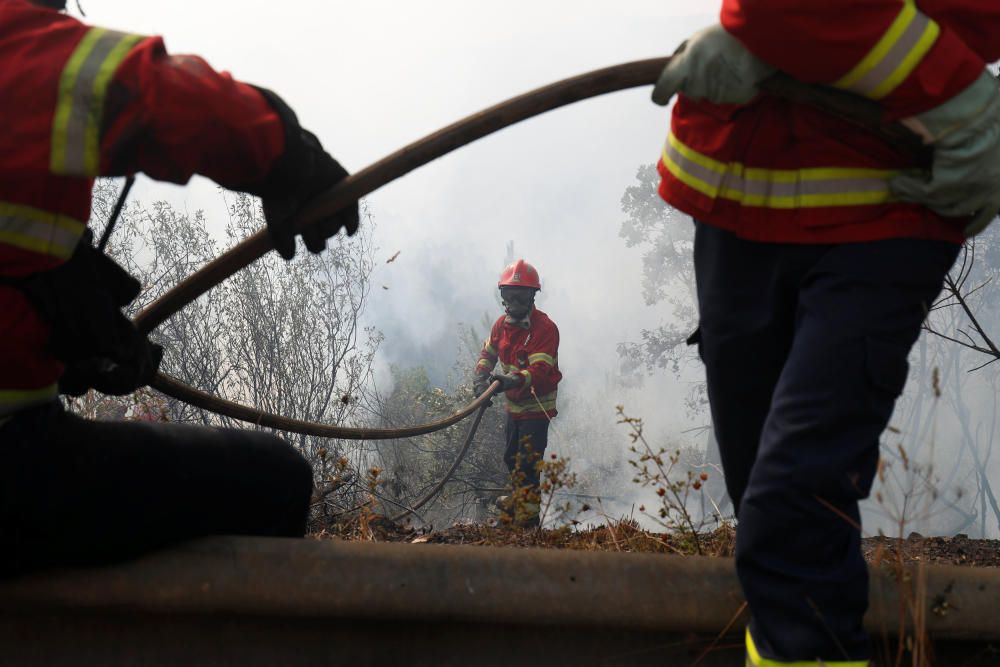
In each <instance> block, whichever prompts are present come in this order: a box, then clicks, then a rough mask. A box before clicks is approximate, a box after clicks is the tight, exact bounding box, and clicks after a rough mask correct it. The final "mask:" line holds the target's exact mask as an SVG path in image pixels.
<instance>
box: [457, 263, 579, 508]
mask: <svg viewBox="0 0 1000 667" xmlns="http://www.w3.org/2000/svg"><path fill="white" fill-rule="evenodd" d="M497 287H499V288H500V298H501V299H502V300H503V306H504V310H505V311H506V312H505V314H504V315H501V316H500V317H499V318H498V319H497V321H496V322H494V323H493V328H492V329H491V330H490V337H489V339H487V340H486V342H485V343H484V344H483V349H482V352H480V353H479V363H478V364H476V370H475V383H474V390H475V392H476V395H477V396H479V395H481V394H482V393H483V392H484V391H486V389H487V387H488V386H489V384H490V383H491V382H493V381H499V382H500V391H503V392H504V393H505V395H506V397H507V428H506V441H507V446H506V449H505V451H504V457H503V459H504V462H505V463H506V464H507V469H508V470H510V472H511V475H512V479H513V481H514V485H515V494H514V496H513V497H514V499H515V500H514V501H513V503H514V505H515V507H507V508H505V509H506V510H507V511H508V512H509V513H511V514H513V518H514V519H515V520H517V521H518V522H519V523H523V524H526V525H538V512H539V505H538V495H539V492H538V484H539V473H538V469H537V464H538V463H539V462H540V461H541V459H542V456H543V455H544V454H545V447H546V446H547V445H548V437H549V422H550V421H552V418H553V417H555V416H556V391H557V387H558V385H559V381H560V380H561V379H562V373H560V372H559V329H558V328H557V327H556V325H555V322H553V321H552V320H550V319H549V316H548V315H546V314H545V313H543V312H542V311H540V310H538V309H537V308H535V294H536V293H537V292H538V291H539V290H540V289H541V288H542V285H541V282H540V281H539V279H538V271H536V270H535V267H533V266H532V265H531V264H528V263H527V262H525V261H524V260H523V259H519V260H517V261H516V262H514V263H513V264H511V265H510V266H508V267H507V268H505V269H504V270H503V272H502V273H501V274H500V281H499V283H498V285H497ZM497 362H499V363H500V371H499V372H494V368H495V367H496V365H497ZM518 508H520V511H518ZM521 514H523V515H524V516H519V515H521Z"/></svg>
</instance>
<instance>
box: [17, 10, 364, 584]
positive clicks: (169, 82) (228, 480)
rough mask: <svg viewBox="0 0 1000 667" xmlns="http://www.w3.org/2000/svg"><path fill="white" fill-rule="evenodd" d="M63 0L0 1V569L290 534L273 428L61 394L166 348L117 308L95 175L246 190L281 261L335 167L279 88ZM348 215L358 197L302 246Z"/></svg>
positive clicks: (290, 467)
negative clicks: (301, 212)
mask: <svg viewBox="0 0 1000 667" xmlns="http://www.w3.org/2000/svg"><path fill="white" fill-rule="evenodd" d="M63 8H64V3H63V2H58V1H53V0H48V1H44V2H43V1H39V2H29V1H28V0H0V99H3V100H5V103H3V104H0V128H2V129H0V144H2V147H3V148H2V150H0V451H2V453H3V459H2V461H0V576H5V575H9V574H12V573H17V572H21V571H24V570H28V569H34V568H38V567H44V566H53V565H60V566H64V565H81V564H92V563H102V562H108V561H114V560H118V559H121V558H125V557H129V556H132V555H135V554H139V553H141V552H143V551H145V550H148V549H150V548H153V547H156V546H159V545H163V544H168V543H171V542H175V541H177V540H181V539H185V538H190V537H197V536H202V535H208V534H217V533H234V534H249V535H282V536H301V535H303V534H304V531H305V522H306V515H307V511H308V503H309V498H310V495H311V491H312V471H311V469H310V466H309V464H308V463H307V462H306V461H305V460H304V459H303V458H302V456H301V455H300V454H299V453H298V452H297V451H296V450H295V449H293V448H292V447H291V446H290V445H289V444H287V443H285V442H284V441H282V440H281V439H279V438H277V437H275V436H273V435H270V434H266V433H258V432H249V431H241V430H236V429H229V430H227V429H212V428H204V427H195V426H189V425H171V424H152V423H138V422H118V423H116V422H96V421H89V420H85V419H81V418H79V417H77V416H75V415H72V414H69V413H67V412H65V411H64V410H63V408H62V406H61V403H60V401H59V394H60V393H68V394H75V395H76V394H82V393H84V392H86V391H87V390H89V389H91V388H93V389H97V390H99V391H101V392H104V393H109V394H117V395H121V394H127V393H130V392H132V391H134V390H135V389H137V388H139V387H142V386H144V385H145V384H147V383H148V382H149V381H150V379H151V378H152V377H153V375H154V374H155V373H156V370H157V366H158V364H159V361H160V356H161V350H160V349H159V347H158V346H156V345H153V344H151V343H150V342H149V340H147V338H146V336H145V335H144V334H142V333H141V332H139V331H138V330H137V329H136V328H135V327H134V326H133V325H132V323H131V322H130V321H129V320H128V319H126V318H125V317H124V316H123V315H122V312H121V309H122V307H124V306H125V305H127V304H128V303H129V302H130V301H131V300H132V299H134V298H135V297H136V295H137V294H138V292H139V289H140V286H139V284H138V283H137V282H136V281H135V280H134V279H133V278H131V277H130V276H129V275H128V274H127V273H126V272H125V271H124V270H122V269H121V268H120V267H119V266H118V265H116V264H115V263H114V262H112V261H111V260H110V259H108V258H107V257H106V256H105V255H104V254H103V253H102V252H100V251H98V250H97V249H96V248H94V247H93V245H92V243H91V234H90V232H89V231H88V230H87V226H86V223H87V220H88V218H89V215H90V205H91V188H92V185H93V179H94V178H95V177H97V176H121V175H131V174H134V173H136V172H140V171H141V172H143V173H145V174H147V175H148V176H150V177H152V178H155V179H159V180H164V181H170V182H174V183H185V182H187V180H188V179H189V178H190V177H191V176H192V175H194V174H201V175H204V176H207V177H208V178H211V179H213V180H214V181H215V182H217V183H219V184H220V185H222V186H224V187H227V188H230V189H233V190H239V191H242V192H247V193H250V194H253V195H257V196H260V197H261V198H262V199H263V202H264V211H265V215H266V217H267V223H268V229H269V231H270V233H271V236H272V238H273V239H274V242H275V246H276V247H277V249H278V250H279V252H280V253H281V254H282V256H283V257H284V258H285V259H290V258H291V257H292V255H293V254H294V252H295V236H296V234H295V231H294V230H293V229H292V228H291V225H290V220H291V219H292V217H291V216H292V215H293V214H294V213H295V212H296V211H297V210H298V209H299V208H300V207H301V206H302V205H303V204H304V203H305V202H306V201H307V200H309V198H310V197H312V196H314V195H316V194H318V193H320V192H322V191H324V190H326V189H328V188H330V187H332V186H333V185H335V184H336V183H337V182H339V181H340V180H342V179H343V178H344V177H346V176H347V172H346V171H345V170H344V169H343V168H342V167H341V166H340V165H339V164H338V163H337V162H336V161H335V160H334V159H333V158H332V157H331V156H330V155H329V154H328V153H327V152H326V151H325V150H323V148H322V146H321V145H320V143H319V141H318V140H317V139H316V137H315V136H313V135H312V134H311V133H310V132H308V131H307V130H305V129H303V128H302V127H300V126H299V123H298V120H297V119H296V116H295V114H294V113H293V112H292V110H291V109H290V108H289V107H288V106H287V105H286V104H285V103H284V102H283V101H282V100H281V99H280V98H279V97H278V96H277V95H275V94H274V93H272V92H269V91H266V90H262V89H258V88H254V87H253V86H250V85H247V84H245V83H241V82H239V81H235V80H233V79H232V78H231V77H230V76H229V75H227V74H224V73H219V72H216V71H215V70H213V69H212V68H211V67H209V65H208V64H207V63H206V62H205V61H204V60H202V59H201V58H198V57H195V56H174V55H170V54H168V53H167V51H166V49H165V47H164V44H163V41H162V40H161V39H160V38H157V37H142V36H139V35H132V34H127V33H121V32H115V31H111V30H104V29H101V28H95V27H90V26H87V25H84V24H82V23H81V22H79V21H77V20H76V19H74V18H72V17H69V16H67V15H65V14H63V13H61V12H60V11H59V10H61V9H63ZM11 101H13V102H11ZM357 225H358V214H357V206H356V204H355V205H354V206H352V207H349V208H348V209H345V210H344V211H342V212H340V213H338V214H337V215H335V216H333V217H331V218H329V219H328V220H325V221H321V222H320V223H318V224H317V225H315V226H312V227H310V228H309V229H308V230H307V231H305V232H303V236H304V239H305V244H306V247H307V248H308V249H309V250H310V251H312V252H321V251H322V250H323V249H324V248H325V241H326V239H327V238H328V237H330V236H332V235H334V234H336V233H337V232H338V231H339V230H340V229H345V230H346V231H347V233H348V234H352V233H354V232H355V231H356V230H357Z"/></svg>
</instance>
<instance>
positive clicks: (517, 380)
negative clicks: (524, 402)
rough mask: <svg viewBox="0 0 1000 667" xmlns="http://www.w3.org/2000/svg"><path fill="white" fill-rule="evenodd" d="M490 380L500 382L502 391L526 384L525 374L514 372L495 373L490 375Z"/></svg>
mask: <svg viewBox="0 0 1000 667" xmlns="http://www.w3.org/2000/svg"><path fill="white" fill-rule="evenodd" d="M490 382H499V383H500V391H508V390H510V389H517V388H518V387H520V386H521V385H523V384H524V376H523V375H520V374H513V373H494V374H493V375H491V376H490Z"/></svg>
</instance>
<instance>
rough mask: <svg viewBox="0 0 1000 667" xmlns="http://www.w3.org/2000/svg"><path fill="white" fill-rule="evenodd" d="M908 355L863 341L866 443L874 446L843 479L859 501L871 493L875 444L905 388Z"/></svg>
mask: <svg viewBox="0 0 1000 667" xmlns="http://www.w3.org/2000/svg"><path fill="white" fill-rule="evenodd" d="M909 352H910V348H909V346H907V345H902V344H900V343H897V342H893V341H887V340H882V339H878V338H873V337H868V338H867V339H865V374H866V376H867V380H868V396H867V398H868V401H867V403H868V410H870V412H869V414H868V415H867V416H866V417H864V418H863V420H864V422H865V423H870V424H871V425H872V426H871V429H872V432H871V433H870V438H871V439H870V440H869V442H871V443H873V444H872V446H871V447H866V448H865V449H864V450H863V451H861V452H859V455H858V457H857V459H856V460H855V462H854V465H852V466H851V467H850V469H849V470H848V472H847V479H846V480H844V482H845V483H846V485H847V486H848V487H850V488H849V489H848V493H850V494H851V495H854V496H856V497H857V498H858V499H861V498H866V497H868V494H869V493H871V487H872V483H873V482H874V480H875V473H876V471H877V469H878V459H879V447H878V441H879V438H880V436H881V435H882V431H883V430H884V429H885V427H886V426H887V425H888V423H889V419H890V418H891V417H892V410H893V407H894V406H895V404H896V399H897V398H899V396H900V394H902V393H903V387H905V386H906V378H907V376H908V375H909V372H910V363H909V362H908V361H907V356H908V355H909Z"/></svg>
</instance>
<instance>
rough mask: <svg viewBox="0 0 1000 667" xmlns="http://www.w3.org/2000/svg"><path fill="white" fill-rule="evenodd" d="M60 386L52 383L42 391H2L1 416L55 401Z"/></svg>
mask: <svg viewBox="0 0 1000 667" xmlns="http://www.w3.org/2000/svg"><path fill="white" fill-rule="evenodd" d="M58 395H59V386H58V385H57V384H56V383H52V384H50V385H49V386H47V387H42V388H41V389H0V415H9V414H12V413H14V412H17V411H18V410H23V409H24V408H28V407H31V406H33V405H41V404H43V403H48V402H49V401H52V400H55V398H56V397H57V396H58Z"/></svg>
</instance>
